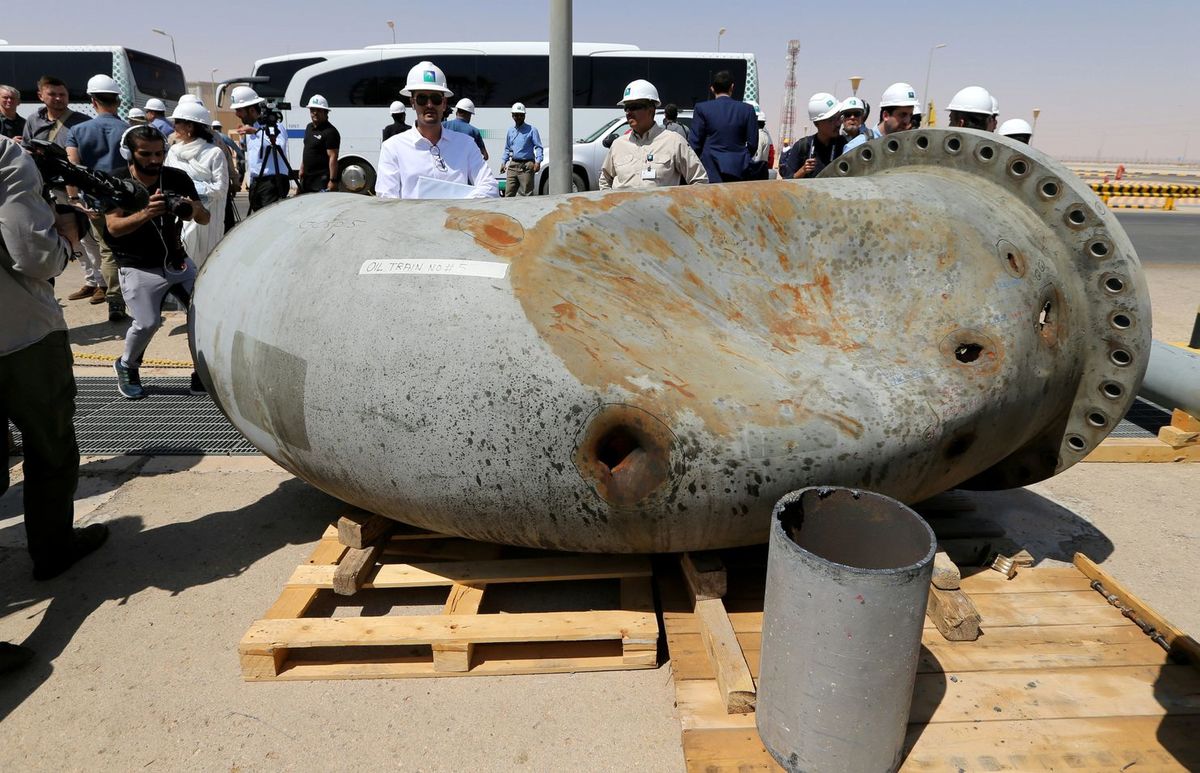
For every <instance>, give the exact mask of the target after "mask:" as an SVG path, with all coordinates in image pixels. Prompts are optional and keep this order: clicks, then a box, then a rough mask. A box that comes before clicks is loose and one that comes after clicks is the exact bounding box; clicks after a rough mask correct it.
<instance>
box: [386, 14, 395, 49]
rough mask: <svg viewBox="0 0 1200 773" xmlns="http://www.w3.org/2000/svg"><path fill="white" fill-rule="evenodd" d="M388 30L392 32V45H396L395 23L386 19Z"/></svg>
mask: <svg viewBox="0 0 1200 773" xmlns="http://www.w3.org/2000/svg"><path fill="white" fill-rule="evenodd" d="M387 25H388V29H390V30H391V31H392V45H393V46H394V45H396V22H394V21H392V20H391V19H388V23H387Z"/></svg>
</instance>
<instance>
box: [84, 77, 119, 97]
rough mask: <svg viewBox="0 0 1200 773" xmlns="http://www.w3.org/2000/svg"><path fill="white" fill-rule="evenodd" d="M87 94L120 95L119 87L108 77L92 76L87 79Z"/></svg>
mask: <svg viewBox="0 0 1200 773" xmlns="http://www.w3.org/2000/svg"><path fill="white" fill-rule="evenodd" d="M87 93H88V94H120V93H121V87H120V86H118V85H117V82H116V81H115V80H113V79H112V78H111V77H110V76H108V75H93V76H92V77H90V78H88V82H87Z"/></svg>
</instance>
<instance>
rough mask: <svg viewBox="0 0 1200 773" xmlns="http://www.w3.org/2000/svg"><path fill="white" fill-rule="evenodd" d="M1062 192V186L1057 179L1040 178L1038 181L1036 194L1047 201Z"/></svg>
mask: <svg viewBox="0 0 1200 773" xmlns="http://www.w3.org/2000/svg"><path fill="white" fill-rule="evenodd" d="M1060 193H1062V188H1061V187H1060V186H1059V184H1058V180H1042V181H1041V182H1040V183H1038V195H1040V196H1041V197H1042V198H1043V199H1046V200H1047V201H1049V200H1050V199H1056V198H1058V195H1059V194H1060Z"/></svg>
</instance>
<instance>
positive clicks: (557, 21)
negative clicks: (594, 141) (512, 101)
mask: <svg viewBox="0 0 1200 773" xmlns="http://www.w3.org/2000/svg"><path fill="white" fill-rule="evenodd" d="M571 4H572V0H550V95H549V96H550V192H551V193H570V192H571V160H572V159H571V149H572V146H573V145H574V143H573V142H571V133H572V132H571V111H572V110H573V109H574V89H573V87H572V84H571V47H572V46H571Z"/></svg>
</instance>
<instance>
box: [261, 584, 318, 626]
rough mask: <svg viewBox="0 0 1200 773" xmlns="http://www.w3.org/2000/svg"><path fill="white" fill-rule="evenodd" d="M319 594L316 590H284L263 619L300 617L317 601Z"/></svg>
mask: <svg viewBox="0 0 1200 773" xmlns="http://www.w3.org/2000/svg"><path fill="white" fill-rule="evenodd" d="M319 592H320V590H319V589H318V588H284V589H283V592H282V593H280V594H279V598H277V599H276V600H275V603H274V604H272V605H271V608H270V609H268V610H267V613H266V614H265V615H263V617H264V618H266V619H267V620H278V619H281V618H291V617H300V616H301V615H303V614H304V613H305V612H307V611H308V608H309V607H310V606H312V603H313V602H314V601H316V600H317V594H318V593H319Z"/></svg>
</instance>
